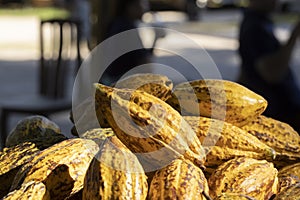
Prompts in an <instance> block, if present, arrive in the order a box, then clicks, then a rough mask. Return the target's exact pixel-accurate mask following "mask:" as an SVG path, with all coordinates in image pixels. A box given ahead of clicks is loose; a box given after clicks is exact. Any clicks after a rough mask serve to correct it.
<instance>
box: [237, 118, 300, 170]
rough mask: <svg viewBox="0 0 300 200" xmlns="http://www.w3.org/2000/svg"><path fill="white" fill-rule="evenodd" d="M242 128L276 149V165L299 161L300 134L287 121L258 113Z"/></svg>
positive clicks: (281, 165) (280, 165)
mask: <svg viewBox="0 0 300 200" xmlns="http://www.w3.org/2000/svg"><path fill="white" fill-rule="evenodd" d="M242 129H243V130H245V131H247V132H248V133H250V134H252V135H254V136H255V137H257V138H258V139H259V140H260V141H262V142H263V143H265V144H266V145H268V146H270V147H272V148H273V149H274V150H275V151H276V159H275V160H274V163H275V166H276V167H278V168H281V167H284V166H287V165H291V164H293V163H297V162H300V136H299V134H298V133H297V132H296V131H295V130H294V129H293V128H292V127H291V126H290V125H288V124H287V123H284V122H281V121H278V120H276V119H272V118H270V117H266V116H263V115H260V116H258V117H257V118H256V119H255V120H253V121H251V122H250V123H248V124H247V125H245V126H243V127H242Z"/></svg>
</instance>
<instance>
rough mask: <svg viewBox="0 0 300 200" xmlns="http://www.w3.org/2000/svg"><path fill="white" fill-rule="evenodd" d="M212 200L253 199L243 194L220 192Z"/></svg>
mask: <svg viewBox="0 0 300 200" xmlns="http://www.w3.org/2000/svg"><path fill="white" fill-rule="evenodd" d="M213 200H255V199H254V198H252V197H249V196H247V195H244V194H236V193H222V194H220V195H218V196H217V197H216V198H214V199H213Z"/></svg>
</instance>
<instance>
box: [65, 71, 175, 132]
mask: <svg viewBox="0 0 300 200" xmlns="http://www.w3.org/2000/svg"><path fill="white" fill-rule="evenodd" d="M115 87H117V88H128V89H134V90H136V89H138V90H141V91H144V92H147V93H149V94H151V95H153V96H155V97H157V98H160V99H161V100H163V101H166V100H167V99H169V98H170V97H171V93H172V89H173V83H172V81H171V80H170V79H169V78H168V77H167V76H164V75H160V74H150V73H144V74H135V75H131V76H129V77H126V78H125V79H122V80H120V81H118V82H117V83H116V85H115ZM73 109H74V111H75V112H77V113H80V116H77V118H78V119H76V126H77V127H78V128H80V129H79V130H77V129H76V127H75V126H74V127H73V128H72V134H73V135H76V136H78V135H80V134H82V133H84V132H85V131H88V130H89V129H91V128H98V127H99V124H100V126H101V128H109V127H110V125H109V122H108V121H107V119H106V118H105V117H102V116H98V121H97V122H95V121H94V120H91V119H93V118H94V113H95V108H94V107H93V103H92V98H87V99H86V100H85V101H83V102H82V103H81V104H79V105H77V106H76V107H75V108H73ZM71 121H72V122H73V123H74V116H73V113H71ZM98 122H99V124H98ZM78 132H79V133H78Z"/></svg>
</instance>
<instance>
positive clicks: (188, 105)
mask: <svg viewBox="0 0 300 200" xmlns="http://www.w3.org/2000/svg"><path fill="white" fill-rule="evenodd" d="M167 102H168V103H169V104H170V105H172V106H173V107H174V108H176V109H177V110H178V111H179V112H181V114H183V115H196V116H199V115H201V116H205V117H210V118H214V119H220V120H224V121H226V122H228V123H231V124H234V125H236V126H239V127H240V126H243V125H245V124H247V123H248V122H250V121H251V120H252V119H254V118H255V117H257V116H258V115H260V114H262V113H263V112H264V110H265V109H266V107H267V101H266V100H265V99H264V98H263V97H262V96H260V95H258V94H256V93H254V92H253V91H251V90H249V89H248V88H246V87H244V86H242V85H240V84H238V83H235V82H232V81H227V80H216V79H204V80H195V81H190V82H184V83H180V84H178V85H176V86H175V88H174V90H173V95H172V98H170V99H169V100H168V101H167Z"/></svg>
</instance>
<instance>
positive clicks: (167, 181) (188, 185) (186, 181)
mask: <svg viewBox="0 0 300 200" xmlns="http://www.w3.org/2000/svg"><path fill="white" fill-rule="evenodd" d="M208 194H209V188H208V184H207V180H206V178H205V176H204V174H203V172H202V170H201V169H200V168H198V167H196V166H195V165H194V164H193V163H191V162H190V161H188V160H183V159H176V160H174V161H173V162H172V163H171V164H169V165H168V166H166V167H164V168H162V169H160V170H158V171H157V172H156V173H155V175H154V177H153V179H152V181H151V185H150V191H149V199H189V200H193V199H195V200H207V199H209V196H208Z"/></svg>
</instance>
